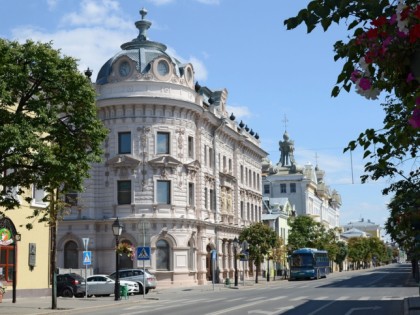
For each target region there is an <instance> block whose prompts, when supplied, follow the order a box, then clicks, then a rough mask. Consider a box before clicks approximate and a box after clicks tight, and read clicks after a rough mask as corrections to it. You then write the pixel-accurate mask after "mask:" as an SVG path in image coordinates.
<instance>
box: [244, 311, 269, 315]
mask: <svg viewBox="0 0 420 315" xmlns="http://www.w3.org/2000/svg"><path fill="white" fill-rule="evenodd" d="M275 313H276V312H274V313H273V312H269V311H261V310H252V311H248V314H264V315H274V314H275Z"/></svg>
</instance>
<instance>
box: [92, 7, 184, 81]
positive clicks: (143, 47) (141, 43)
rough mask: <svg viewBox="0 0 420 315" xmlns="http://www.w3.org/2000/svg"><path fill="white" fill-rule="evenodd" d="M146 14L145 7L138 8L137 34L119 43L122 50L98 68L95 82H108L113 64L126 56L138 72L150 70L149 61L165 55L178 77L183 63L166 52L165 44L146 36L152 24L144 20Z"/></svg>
mask: <svg viewBox="0 0 420 315" xmlns="http://www.w3.org/2000/svg"><path fill="white" fill-rule="evenodd" d="M146 14H147V11H146V10H145V9H142V10H140V15H141V17H142V19H141V20H140V21H137V22H136V23H135V25H136V27H137V28H138V30H139V35H138V36H137V37H136V38H134V39H133V40H131V41H129V42H127V43H124V44H122V45H121V49H122V51H120V52H119V53H117V54H116V55H115V56H114V57H112V58H110V59H109V60H108V61H107V62H106V63H105V64H104V65H103V66H102V68H101V70H99V72H98V77H97V79H96V84H99V85H102V84H107V83H110V82H109V76H110V75H111V72H112V66H113V64H114V63H115V62H116V61H117V60H118V59H120V58H121V57H127V58H129V59H130V60H132V61H133V62H135V64H136V70H137V71H138V72H139V73H140V74H144V73H147V72H149V71H150V68H151V65H150V63H151V62H152V61H153V60H155V59H156V58H158V57H162V56H163V57H165V58H166V59H168V60H170V61H171V63H172V64H173V65H175V67H174V70H175V74H176V75H178V76H179V77H180V76H181V75H182V74H183V73H182V72H183V64H182V63H181V62H180V61H179V60H177V59H176V58H175V57H173V56H171V55H169V54H168V53H167V52H166V48H167V47H166V45H164V44H162V43H158V42H154V41H150V40H149V39H148V37H147V30H148V29H149V28H150V26H151V25H152V23H151V22H149V21H146V20H145V19H144V18H145V16H146Z"/></svg>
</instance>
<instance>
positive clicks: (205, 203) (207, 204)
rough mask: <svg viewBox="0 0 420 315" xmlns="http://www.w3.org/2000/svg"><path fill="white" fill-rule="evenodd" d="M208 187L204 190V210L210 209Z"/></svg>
mask: <svg viewBox="0 0 420 315" xmlns="http://www.w3.org/2000/svg"><path fill="white" fill-rule="evenodd" d="M207 193H208V192H207V187H206V188H204V208H205V209H208V208H209V200H208V196H207Z"/></svg>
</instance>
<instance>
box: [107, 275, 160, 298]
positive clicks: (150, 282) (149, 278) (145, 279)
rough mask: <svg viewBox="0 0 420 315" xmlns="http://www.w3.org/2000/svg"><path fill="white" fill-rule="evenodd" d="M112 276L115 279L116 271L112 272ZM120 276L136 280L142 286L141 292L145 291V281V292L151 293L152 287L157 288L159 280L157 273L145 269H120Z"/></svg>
mask: <svg viewBox="0 0 420 315" xmlns="http://www.w3.org/2000/svg"><path fill="white" fill-rule="evenodd" d="M109 277H110V278H112V279H114V280H115V272H114V273H112V274H111V275H110V276H109ZM119 278H120V279H124V280H130V281H135V282H137V283H138V284H139V286H140V293H141V294H142V293H143V283H146V291H145V293H146V294H147V293H149V291H150V290H151V289H156V286H157V280H156V277H155V275H153V274H151V273H150V272H148V271H147V270H146V271H144V270H143V269H124V270H120V271H119Z"/></svg>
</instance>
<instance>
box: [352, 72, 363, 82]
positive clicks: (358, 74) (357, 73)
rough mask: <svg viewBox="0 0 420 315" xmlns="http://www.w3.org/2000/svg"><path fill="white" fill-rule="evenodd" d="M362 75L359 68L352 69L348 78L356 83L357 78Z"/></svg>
mask: <svg viewBox="0 0 420 315" xmlns="http://www.w3.org/2000/svg"><path fill="white" fill-rule="evenodd" d="M361 76H362V73H361V72H360V71H359V70H354V71H353V72H352V73H351V76H350V80H351V81H353V82H354V83H356V81H357V80H359V78H360V77H361Z"/></svg>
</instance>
